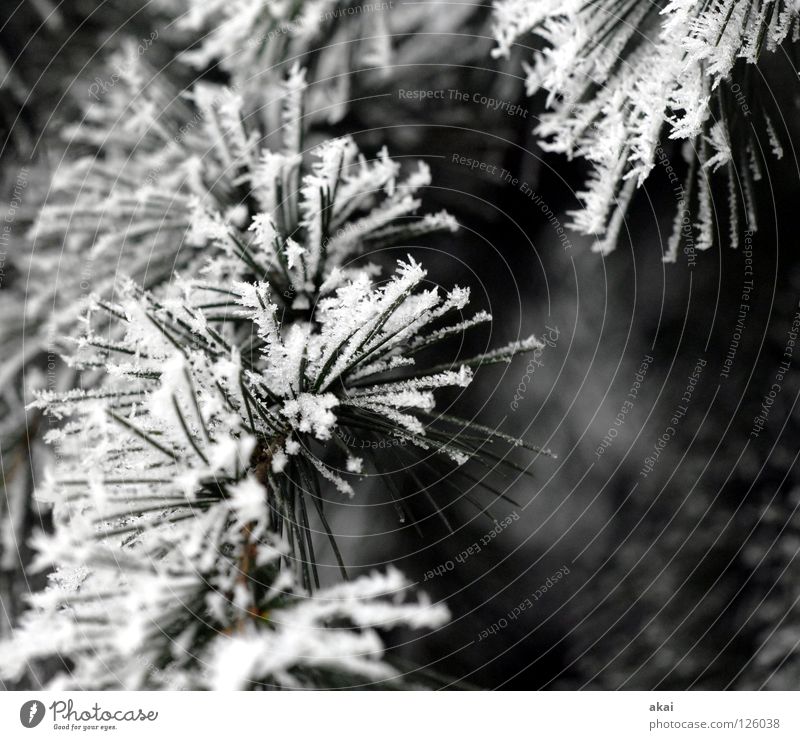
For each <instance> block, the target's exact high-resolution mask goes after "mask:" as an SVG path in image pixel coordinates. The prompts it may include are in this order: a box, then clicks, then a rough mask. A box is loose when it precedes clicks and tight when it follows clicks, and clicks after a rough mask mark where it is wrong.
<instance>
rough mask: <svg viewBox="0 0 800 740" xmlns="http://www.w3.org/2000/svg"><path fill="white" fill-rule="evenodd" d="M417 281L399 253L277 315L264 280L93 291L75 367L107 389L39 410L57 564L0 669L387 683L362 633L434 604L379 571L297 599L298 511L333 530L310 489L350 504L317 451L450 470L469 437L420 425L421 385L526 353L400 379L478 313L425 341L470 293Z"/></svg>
mask: <svg viewBox="0 0 800 740" xmlns="http://www.w3.org/2000/svg"><path fill="white" fill-rule="evenodd" d="M227 264H228V263H226V262H225V261H224V260H222V261H221V264H220V265H216V264H213V265H212V267H213V268H215V269H214V272H215V274H217V275H220V274H221V273H222V272H223V271H225V269H226V268H227ZM424 276H425V272H424V271H423V270H422V269H421V267H420V266H419V265H417V264H416V263H414V262H413V261H409V262H408V263H401V264H400V266H399V269H398V271H397V273H396V275H395V276H394V277H393V278H392V279H391V280H389V281H388V282H386V283H385V284H384V285H381V286H373V285H372V284H371V280H370V277H369V275H368V274H366V273H361V274H359V275H355V276H353V277H352V278H351V279H350V280H347V281H345V282H344V283H343V284H342V285H340V287H339V288H338V289H337V290H336V292H335V294H333V295H331V296H329V297H327V298H323V299H321V300H320V302H319V306H318V311H317V313H316V314H315V315H314V317H313V319H312V321H310V322H303V321H297V322H294V323H292V322H287V324H288V325H285V326H282V325H281V324H280V323H279V322H278V321H277V318H276V315H277V309H278V307H277V306H276V305H275V304H273V303H271V302H270V297H269V296H270V289H269V286H268V285H267V284H265V283H259V282H256V283H245V282H234V283H233V286H234V287H233V288H232V289H226V288H221V287H218V286H219V285H221V284H225V283H216V282H215V283H214V284H213V285H210V284H208V283H205V282H201V281H193V282H186V283H184V282H181V281H179V282H177V283H176V284H175V285H174V286H173V287H172V288H171V289H169V290H167V291H165V292H164V295H163V296H161V297H160V298H159V299H157V298H155V297H154V296H153V295H152V294H150V293H143V292H142V291H141V290H140V289H138V288H136V287H134V286H133V285H131V286H129V287H128V289H127V291H126V294H127V298H126V300H124V301H123V302H122V303H120V304H117V305H109V304H106V303H105V302H100V303H99V305H98V307H97V308H98V310H99V311H100V312H102V313H103V314H105V316H106V318H104V319H103V320H101V321H99V322H97V321H94V320H93V319H92V317H91V316H89V317H87V319H86V321H87V325H88V327H89V328H88V330H87V332H86V334H85V335H84V336H83V337H82V338H81V339H80V340H79V342H78V349H77V351H76V353H75V355H74V357H73V358H72V359H71V362H72V364H73V365H75V366H76V367H78V368H79V369H81V370H84V371H87V372H96V371H98V370H100V371H101V372H103V373H104V375H105V380H104V381H103V382H102V383H100V384H98V385H97V386H96V387H95V388H93V389H91V390H86V391H84V390H76V391H71V392H68V393H64V394H52V393H43V394H41V396H40V399H39V401H38V403H39V404H40V405H41V406H43V407H45V408H46V409H47V410H48V411H49V412H50V413H51V414H54V415H56V416H58V417H65V422H64V424H63V426H62V427H60V428H59V429H58V430H56V431H54V432H51V433H50V435H49V441H51V442H54V443H55V444H56V445H57V446H58V452H59V457H60V459H61V463H60V465H58V466H57V467H56V468H55V470H54V471H53V474H52V477H51V478H50V480H49V481H48V483H47V484H46V485H45V486H44V487H43V488H42V489H41V490H40V491H39V496H40V498H42V499H44V500H48V501H51V502H52V503H53V504H54V507H55V508H54V514H55V520H56V531H55V534H54V535H53V536H52V537H45V536H42V537H40V538H39V539H38V541H37V543H36V545H37V548H38V550H39V553H40V564H41V565H56V566H58V568H59V570H57V571H56V574H55V575H54V576H53V578H52V579H51V580H52V584H51V586H50V588H49V589H48V590H47V591H45V592H43V593H42V594H39V595H36V596H34V597H33V599H32V607H33V611H32V613H31V614H29V616H28V617H27V619H26V620H25V622H24V623H23V626H22V628H21V629H20V630H19V631H18V633H17V635H16V637H15V639H14V640H13V641H12V642H11V643H9V644H7V645H6V646H5V647H4V650H3V660H2V661H0V664H2V666H3V668H2V669H0V670H2V673H3V675H5V676H6V677H10V678H15V677H16V676H18V675H19V673H20V671H22V670H23V669H24V667H25V666H26V665H27V663H28V662H29V661H31V660H35V659H36V658H41V657H44V656H48V655H58V656H61V657H63V658H67V659H69V660H70V662H71V663H72V664H73V666H74V667H73V668H72V670H71V671H70V672H69V674H68V675H67V676H64V677H61V678H59V679H57V682H56V685H60V686H67V687H75V688H109V687H112V686H120V687H125V688H144V687H157V688H169V687H180V688H196V687H215V688H245V687H258V686H261V685H268V686H273V687H287V688H296V687H305V686H325V685H330V684H326V683H325V682H326V681H328V682H333V684H335V685H339V684H341V683H347V682H348V681H350V682H374V681H392V680H395V679H397V678H398V676H397V674H396V673H395V671H394V670H393V669H392V668H391V666H390V664H388V663H386V662H384V661H383V660H382V659H381V656H382V646H381V642H380V640H379V636H378V632H377V631H376V629H377V628H389V627H392V626H396V625H408V626H411V627H414V628H419V627H436V626H438V625H440V624H441V623H442V622H443V621H444V620H445V619H446V610H445V608H444V607H443V606H433V605H431V604H429V603H428V602H426V601H425V600H424V599H423V600H420V601H419V602H417V603H415V604H414V603H412V604H401V603H399V602H398V601H397V598H396V597H397V594H399V593H402V591H403V590H404V589H405V588H406V586H407V584H406V583H405V581H404V580H403V579H402V577H400V576H399V574H397V573H396V572H395V571H391V570H390V571H389V572H388V574H386V575H385V576H381V575H377V574H373V575H371V576H369V577H366V578H361V579H357V580H355V581H353V582H351V583H347V584H344V585H342V586H338V587H333V588H330V589H323V590H321V591H317V592H316V593H315V594H314V595H313V597H312V598H309V595H310V594H311V593H312V592H313V591H314V589H315V588H319V576H318V573H317V570H316V563H315V558H314V542H313V538H312V536H311V533H310V524H309V522H310V519H309V509H310V508H311V504H313V506H314V509H315V510H316V515H317V517H318V518H319V520H320V521H321V522H322V524H323V526H324V528H325V529H326V530H327V531H328V532H330V529H329V527H328V525H327V522H326V519H325V513H324V509H325V493H324V492H323V491H324V490H325V488H326V487H333V488H334V489H338V491H339V493H343V494H346V495H352V493H353V490H352V487H351V484H350V482H349V481H348V480H346V478H350V479H357V478H358V477H359V475H358V473H359V472H360V471H361V470H362V466H363V461H361V460H358V461H356V460H354V459H353V458H352V456H351V455H350V454H349V453H348V452H347V450H346V448H344V454H341V453H340V454H339V457H342V458H344V459H343V460H342V463H343V465H342V468H344V470H342V469H340V468H337V467H336V465H335V460H334V459H333V458H335V456H333V455H332V454H331V452H330V451H329V450H327V449H326V448H325V447H324V446H321V444H320V443H325V442H327V441H328V440H330V439H331V438H332V436H333V434H334V432H336V431H337V430H340V429H341V430H342V431H343V432H344V433H346V434H353V433H359V431H361V433H363V430H364V429H373V430H374V431H376V432H377V433H381V434H388V435H394V436H396V437H398V438H400V439H404V440H407V441H408V442H409V443H411V444H412V445H414V446H416V447H417V448H419V449H421V450H435V451H438V452H440V453H442V454H443V455H444V456H445V458H447V459H451V460H452V461H453V462H454V463H455V464H456V465H462V464H464V463H466V462H467V460H468V458H469V457H470V456H472V455H478V456H479V455H480V454H481V450H480V448H481V446H482V445H480V444H476V443H475V442H474V441H473V440H474V438H461V437H460V436H459V434H457V433H456V434H453V433H441V432H439V431H437V430H438V425H436V424H435V423H432V422H428V423H426V421H425V420H423V418H421V417H420V415H419V414H424V413H425V412H430V411H432V410H433V409H434V408H435V402H434V397H433V394H432V391H433V390H435V389H437V388H446V387H453V386H454V387H464V386H466V385H468V384H469V382H470V380H471V378H472V373H471V372H470V370H469V366H470V365H475V364H485V363H492V362H502V361H509V360H510V359H511V358H512V357H513V356H514V355H515V354H517V353H519V352H524V351H528V350H530V349H534V348H536V347H539V346H541V345H540V343H539V342H538V341H537V340H534V339H532V338H531V339H529V340H526V341H524V342H517V343H514V344H512V345H510V346H508V347H506V348H503V349H500V350H496V351H494V352H491V353H488V354H487V355H483V356H481V357H478V358H473V359H471V360H466V361H465V362H464V364H462V365H460V366H457V367H456V368H454V369H441V368H430V369H428V370H420V371H417V372H412V373H411V374H408V373H405V374H404V373H402V372H401V373H400V375H399V376H398V374H397V372H395V371H396V370H403V369H407V368H410V367H413V366H414V364H415V362H414V357H413V354H414V353H415V351H416V350H418V349H420V348H421V347H423V346H426V345H428V344H430V343H431V342H432V341H437V340H438V339H442V338H444V337H446V336H448V335H451V334H453V333H459V332H461V331H463V329H464V327H465V326H472V325H476V324H478V323H480V322H483V321H486V320H488V319H489V317H488V316H487V315H485V314H478V315H477V316H476V317H474V318H473V319H471V320H467V321H461V322H456V323H454V324H451V325H445V326H444V327H439V328H437V329H436V331H433V332H432V331H431V329H433V328H434V327H435V326H436V324H438V323H440V322H441V320H442V319H443V318H445V317H447V316H449V315H451V314H453V313H454V312H459V311H460V310H461V309H462V308H464V306H465V304H466V302H467V299H468V292H467V291H465V290H461V289H455V290H454V291H452V292H451V293H450V294H449V295H447V296H444V297H442V296H440V295H439V292H438V290H436V289H433V290H420V289H419V288H420V283H421V282H422V280H423V278H424ZM108 317H110V318H111V320H112V325H110V324H109V320H108ZM117 324H118V326H117ZM95 325H97V326H100V327H102V329H101V330H100V331H95V329H94V328H93V326H95ZM451 421H452V419H451ZM464 425H465V426H467V427H469V424H468V423H467V422H464ZM476 429H477V430H479V431H480V428H476ZM485 437H486V440H487V441H491V439H496V440H501V441H507V442H508V441H510V442H512V443H514V444H521V443H519V442H517V441H516V440H510V438H507V437H505V435H502V434H500V433H496V432H495V433H489V434H487V435H485ZM354 462H357V464H355V465H354V464H353V463H354ZM345 471H346V472H345ZM307 500H308V501H307ZM331 543H332V545H333V547H334V550H335V552H336V553H337V557H338V558H339V562H340V567H341V569H342V571H343V573H344V575H345V576H346V571H345V568H344V563H343V562H342V561H341V557H340V556H339V555H338V549H337V548H336V545H335V540H334V538H333V536H332V535H331ZM342 622H344V623H345V624H346V625H347V628H344V627H342ZM44 635H49V636H48V637H44ZM206 664H208V665H209V666H210V668H209V670H208V671H207V672H206V671H204V669H203V666H205V665H206Z"/></svg>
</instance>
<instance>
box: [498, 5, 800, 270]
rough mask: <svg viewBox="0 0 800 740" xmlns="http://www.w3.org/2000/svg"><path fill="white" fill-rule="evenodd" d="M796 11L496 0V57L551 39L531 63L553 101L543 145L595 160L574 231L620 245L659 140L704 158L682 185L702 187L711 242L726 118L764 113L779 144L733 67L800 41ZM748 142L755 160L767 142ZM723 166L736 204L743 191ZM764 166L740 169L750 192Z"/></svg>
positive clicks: (705, 233) (702, 232) (701, 228)
mask: <svg viewBox="0 0 800 740" xmlns="http://www.w3.org/2000/svg"><path fill="white" fill-rule="evenodd" d="M799 10H800V9H798V6H797V3H796V2H794V1H793V0H758V2H749V1H744V0H713V2H705V1H703V2H700V1H699V0H670V1H669V2H662V3H646V2H635V0H603V1H602V2H599V3H585V2H583V1H582V0H567V2H554V1H553V0H541V1H539V2H535V1H534V0H497V3H496V5H495V35H496V38H497V40H498V46H497V48H496V49H495V55H496V56H507V55H509V54H510V52H511V49H512V47H513V46H514V44H515V42H516V41H517V40H518V39H520V38H521V37H523V36H525V35H526V34H528V33H534V34H536V35H537V36H539V37H541V38H542V39H543V40H544V42H545V44H546V46H545V48H544V49H542V50H540V51H536V52H534V58H533V63H532V64H530V65H526V67H525V70H526V73H527V82H526V84H527V91H528V93H529V94H534V93H535V92H537V91H538V90H545V91H547V93H548V97H547V104H548V107H549V109H550V110H549V111H548V112H546V113H545V114H544V115H543V116H542V118H541V121H540V123H539V125H538V127H537V129H536V132H537V133H538V134H539V135H540V136H541V137H542V139H543V146H544V147H545V148H546V149H547V150H549V151H555V152H561V153H563V154H566V155H567V156H569V157H581V158H583V159H585V160H587V161H588V162H589V164H590V166H591V168H592V172H591V174H590V176H589V180H588V182H587V184H586V187H585V189H584V190H583V191H582V192H580V193H578V195H579V197H580V198H581V200H582V204H583V208H582V210H580V211H578V212H577V213H574V214H572V215H573V216H574V219H573V226H574V227H575V228H576V229H578V230H579V231H581V232H582V233H585V234H588V235H594V236H595V237H596V238H597V241H596V243H595V246H594V249H595V251H598V252H600V253H602V254H607V253H608V252H610V251H611V250H613V249H614V247H615V244H616V242H617V239H618V235H619V231H620V228H621V226H622V223H623V219H624V215H625V211H626V210H627V208H628V206H629V204H630V201H631V199H632V196H633V193H634V191H635V189H636V187H638V186H641V185H642V184H643V183H644V181H645V180H646V179H647V177H648V175H650V173H651V171H652V170H653V168H654V167H655V165H656V162H657V159H658V153H659V151H661V146H662V137H666V138H668V139H673V140H687V141H689V142H691V143H692V147H691V148H690V149H689V150H688V152H689V156H690V158H691V159H692V160H696V161H697V162H698V166H696V167H692V168H691V169H690V174H691V178H692V180H694V182H689V183H688V184H687V187H686V188H684V191H683V192H684V193H686V194H688V192H689V187H694V188H695V191H696V193H697V198H698V201H699V205H700V214H699V218H698V221H697V223H696V224H695V227H696V229H697V231H698V232H699V234H698V236H697V239H696V246H697V248H699V249H704V248H708V247H709V246H710V245H711V244H712V242H713V229H714V223H713V220H712V219H711V218H710V216H709V217H707V214H706V213H705V211H706V206H707V205H708V202H709V200H710V197H711V196H710V192H709V188H710V184H709V177H708V174H709V171H711V170H716V169H719V168H720V167H722V165H724V164H726V163H728V162H730V160H731V146H730V141H729V136H728V131H727V129H726V123H725V121H726V119H729V118H736V117H748V116H752V117H753V120H754V121H756V122H757V119H759V118H760V119H761V123H762V124H763V126H764V129H765V131H766V132H767V133H768V137H769V143H770V145H771V148H772V150H773V152H774V153H775V155H776V156H780V155H781V153H782V151H781V145H780V141H779V139H778V136H777V134H776V133H775V130H774V127H773V126H772V123H771V121H770V118H769V115H768V113H767V112H765V111H760V110H759V109H760V107H761V106H757V105H755V104H753V103H750V104H748V101H749V100H750V99H751V97H752V96H751V94H750V92H751V91H750V88H749V87H748V86H747V85H746V84H744V83H743V84H741V85H740V84H739V83H738V82H735V81H734V80H736V79H738V77H736V74H735V73H736V70H737V64H738V63H739V62H741V63H742V64H744V65H747V64H755V63H756V62H758V60H759V57H760V55H761V53H762V51H763V50H765V49H766V50H770V51H772V50H775V49H776V48H777V47H778V46H779V45H780V44H782V43H783V42H784V41H785V40H787V38H791V39H792V40H793V41H794V40H796V37H797V32H798V15H799ZM748 128H749V126H748ZM708 145H710V147H711V149H712V152H711V153H710V155H708V156H707V155H706V152H705V150H706V149H707V147H708ZM742 148H743V149H745V148H746V149H747V150H748V151H749V153H750V155H751V156H752V157H756V156H757V155H756V152H757V151H759V150H760V149H759V146H758V145H757V144H754V143H753V142H752V141H750V142H749V143H746V144H745V145H743V147H742ZM767 148H769V147H767ZM726 169H727V170H728V174H729V177H730V178H732V179H731V185H730V188H729V189H730V190H731V192H732V193H733V194H734V197H733V201H734V203H733V204H732V205H734V206H735V208H738V207H739V203H738V196H737V195H736V194H737V193H738V192H739V191H740V189H741V188H740V187H739V185H738V184H736V183H735V182H734V181H733V178H734V174H733V170H732V169H731V168H726ZM756 172H757V170H756V169H755V168H750V167H745V168H744V169H743V171H742V173H741V177H742V178H744V179H745V180H746V183H745V185H744V187H745V189H747V188H749V187H750V184H751V183H750V181H751V180H752V179H757V176H756ZM692 173H693V174H692ZM743 197H746V196H743ZM744 205H745V207H746V208H747V207H748V204H747V203H745V204H744ZM734 210H735V209H734ZM734 217H735V216H734ZM676 223H678V224H679V225H680V223H681V220H680V219H678V220H677V221H676ZM751 223H752V222H751ZM752 225H753V226H754V224H752ZM676 239H677V240H678V241H679V240H680V231H678V232H676V237H673V243H672V246H671V248H670V249H669V251H668V252H667V254H666V255H665V260H667V261H673V260H674V259H675V257H676V253H677V246H676V244H675V242H676Z"/></svg>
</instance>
